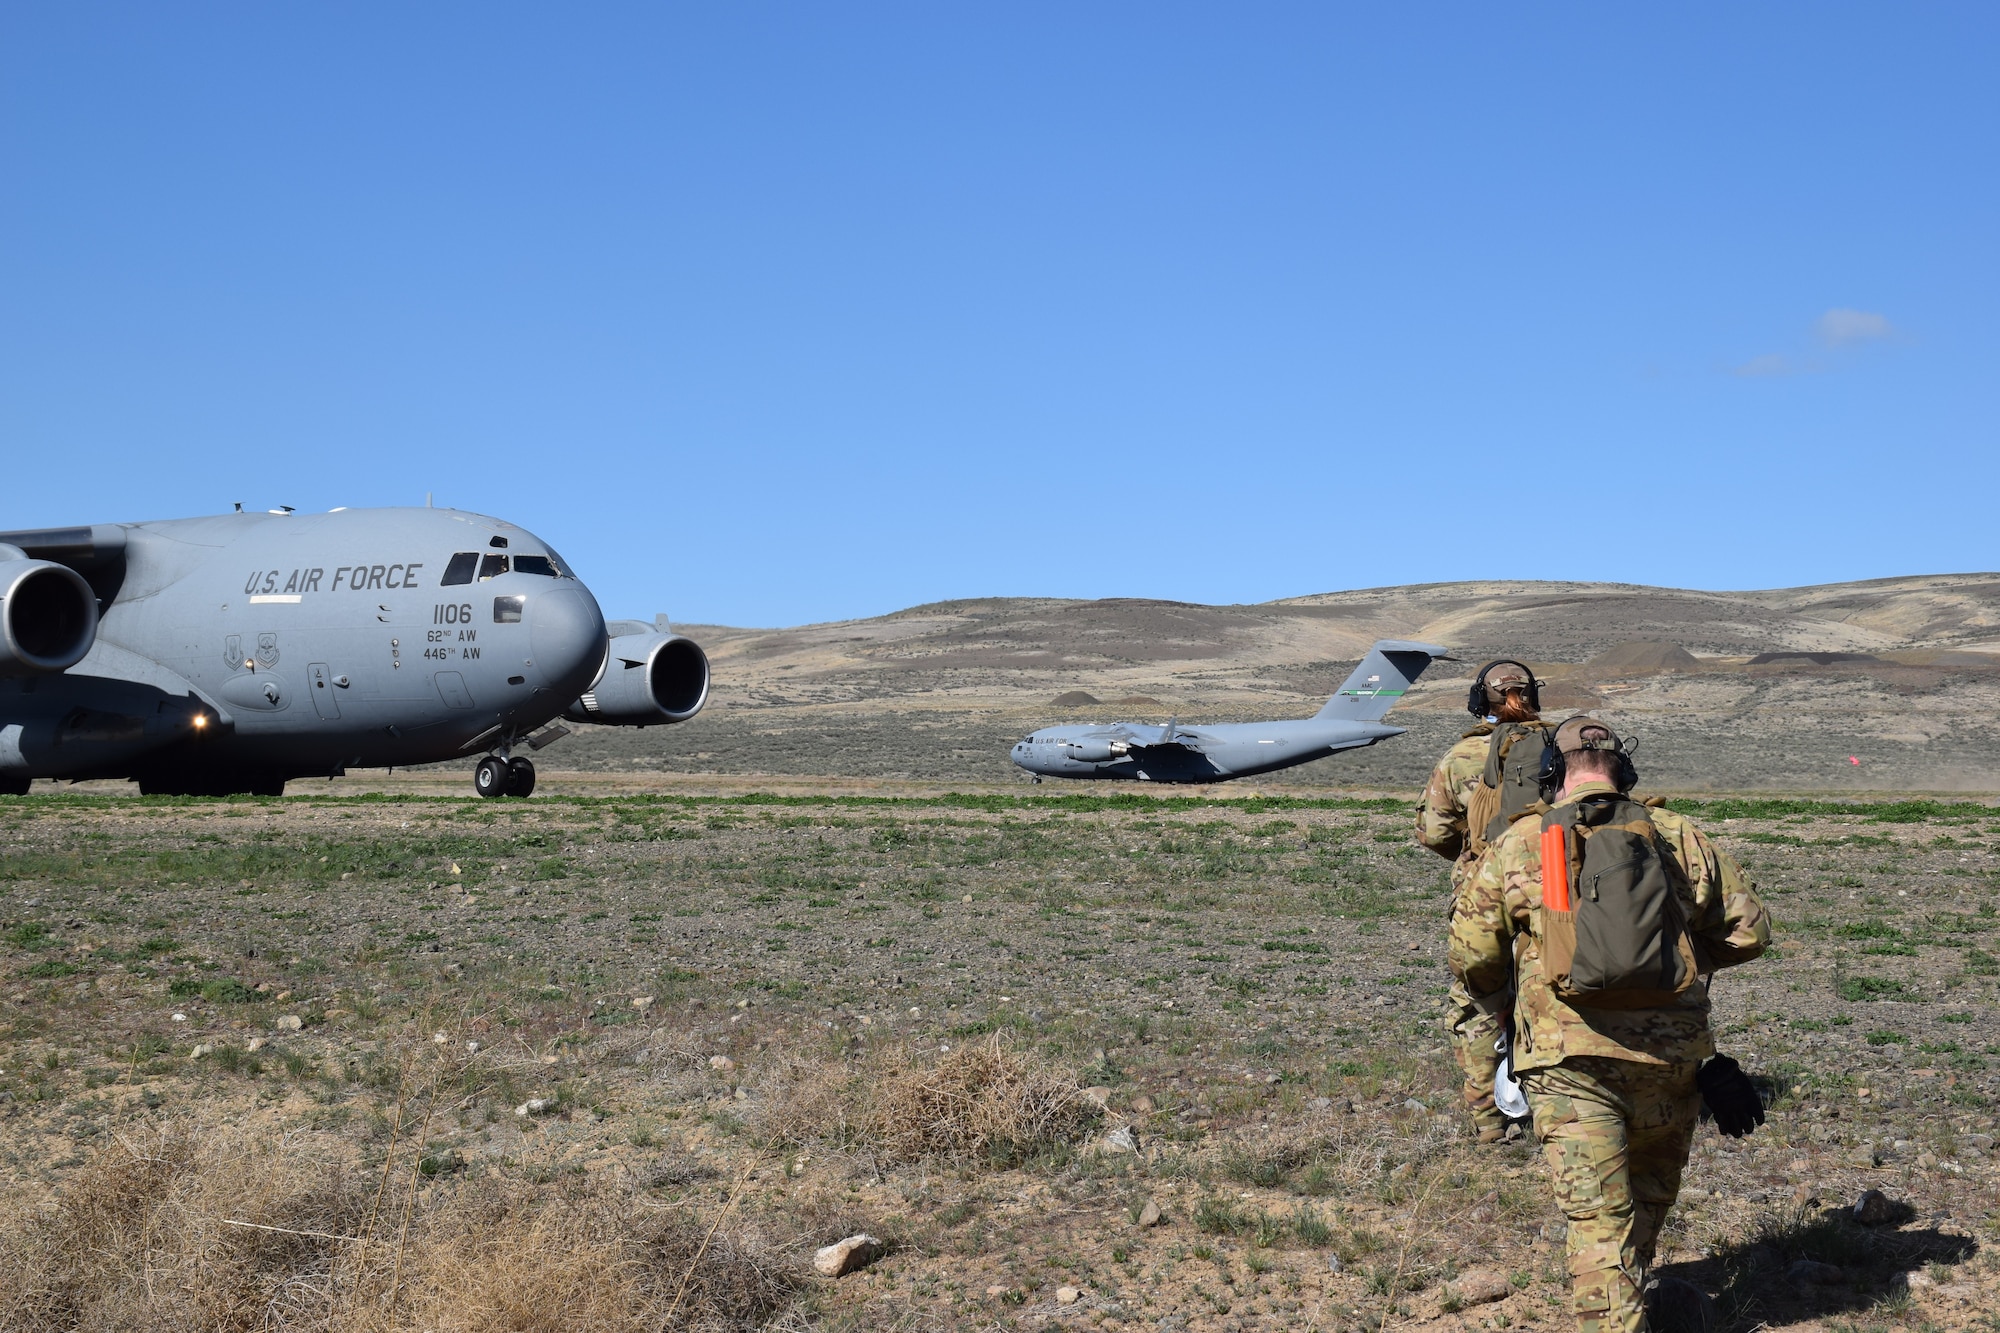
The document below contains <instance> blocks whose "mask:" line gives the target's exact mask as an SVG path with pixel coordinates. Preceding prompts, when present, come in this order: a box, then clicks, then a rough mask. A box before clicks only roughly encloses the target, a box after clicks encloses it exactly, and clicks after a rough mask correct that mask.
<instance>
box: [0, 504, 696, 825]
mask: <svg viewBox="0 0 2000 1333" xmlns="http://www.w3.org/2000/svg"><path fill="white" fill-rule="evenodd" d="M239 510H240V507H239ZM707 699H708V658H707V657H706V656H705V655H704V654H703V653H702V651H701V649H700V648H699V647H698V646H696V645H695V644H694V642H693V641H691V640H689V639H685V638H682V637H681V636H679V635H677V634H675V633H673V632H672V631H671V630H670V629H669V628H668V627H667V625H666V623H665V619H664V617H662V618H661V619H660V620H658V621H656V622H655V623H652V624H648V623H645V622H643V621H630V620H614V621H612V622H610V623H609V625H607V624H606V622H605V620H604V616H603V613H602V612H601V611H599V609H598V606H597V599H596V598H594V597H592V596H591V594H590V590H589V589H588V588H586V587H584V585H583V584H582V582H581V581H579V580H578V579H577V577H576V575H575V574H574V573H573V572H572V571H571V570H570V568H569V566H568V565H567V564H565V563H564V562H563V560H562V557H560V556H558V555H557V554H556V553H555V552H554V551H553V550H551V549H550V548H549V546H548V545H547V543H545V542H543V541H541V540H540V539H539V538H537V537H535V536H534V535H533V534H532V533H529V532H526V531H524V530H522V529H521V528H518V527H515V526H514V525H513V524H511V523H507V522H504V521H502V520H500V519H497V518H487V517H485V516H483V515H480V514H469V513H462V512H460V511H458V510H452V509H429V508H425V509H336V510H334V511H332V512H331V513H326V514H297V513H293V512H291V511H289V510H271V511H270V512H268V513H262V514H257V513H250V514H246V513H242V512H237V513H234V514H223V515H220V516H218V517H214V518H189V519H174V520H169V521H166V522H159V523H100V524H97V525H94V526H91V527H79V528H52V529H43V530H40V531H33V532H0V793H6V794H13V795H19V794H22V793H25V792H26V791H27V790H28V784H29V782H30V781H31V780H32V779H34V778H70V779H83V778H126V779H131V780H133V781H136V782H137V783H138V784H139V790H140V791H141V792H142V793H144V794H147V795H155V794H160V795H224V794H228V793H234V792H242V793H252V794H257V795H277V794H280V793H282V792H283V791H284V787H285V783H286V781H287V780H288V779H291V778H302V777H331V776H338V775H339V774H341V773H343V772H345V771H346V770H347V769H350V768H382V767H395V766H398V765H404V764H423V763H431V762H434V761H437V760H443V759H453V758H457V757H460V756H467V755H472V754H478V753H481V752H482V751H483V752H485V757H484V758H482V759H481V760H480V761H479V765H478V767H477V768H476V769H475V771H474V776H473V787H474V789H475V790H476V791H478V793H479V794H480V795H482V796H526V795H528V794H529V793H530V792H531V791H533V790H534V786H535V766H534V764H533V763H532V762H531V761H530V760H529V759H528V758H527V756H526V755H522V754H517V753H515V751H516V750H518V749H523V748H525V749H528V750H539V749H541V748H542V747H543V746H545V745H547V744H548V743H549V742H551V741H553V740H557V739H560V738H561V737H562V736H565V735H567V734H569V731H568V728H567V727H564V726H562V725H561V724H560V722H558V721H557V719H559V718H560V719H567V720H569V721H574V722H598V723H609V724H611V725H613V726H632V727H645V726H654V725H660V724H665V723H673V722H685V721H686V720H687V719H689V718H691V717H693V716H694V715H695V714H696V713H698V712H699V711H701V706H702V704H703V703H705V702H706V701H707Z"/></svg>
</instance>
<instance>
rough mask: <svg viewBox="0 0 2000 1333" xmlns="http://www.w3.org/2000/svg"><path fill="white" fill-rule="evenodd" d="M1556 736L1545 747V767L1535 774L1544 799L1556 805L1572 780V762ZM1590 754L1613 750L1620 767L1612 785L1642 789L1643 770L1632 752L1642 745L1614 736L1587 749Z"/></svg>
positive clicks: (1550, 736)
mask: <svg viewBox="0 0 2000 1333" xmlns="http://www.w3.org/2000/svg"><path fill="white" fill-rule="evenodd" d="M1555 735H1556V734H1555V732H1553V731H1552V732H1550V733H1549V740H1548V742H1547V744H1545V745H1543V746H1542V764H1541V767H1540V768H1539V769H1537V770H1536V771H1535V782H1536V783H1537V784H1538V785H1539V786H1540V787H1541V789H1542V799H1543V800H1544V801H1547V802H1548V803H1549V804H1551V805H1553V804H1555V800H1556V797H1557V796H1558V795H1560V794H1561V793H1562V789H1563V783H1564V782H1566V781H1568V780H1569V760H1568V759H1567V758H1565V757H1564V755H1563V752H1562V751H1561V750H1558V749H1557V748H1556V743H1555ZM1584 748H1585V749H1587V750H1598V751H1605V750H1609V751H1611V752H1613V753H1615V754H1616V755H1617V756H1618V765H1617V767H1616V769H1615V770H1614V771H1613V772H1612V774H1611V781H1612V783H1613V785H1615V786H1616V787H1617V788H1618V790H1619V791H1621V792H1626V791H1631V790H1632V789H1633V788H1634V787H1636V786H1638V785H1639V770H1638V769H1637V768H1634V767H1633V766H1632V752H1633V751H1635V750H1637V749H1638V748H1639V742H1638V741H1636V740H1634V739H1632V738H1631V737H1629V736H1628V737H1626V738H1625V739H1623V740H1620V739H1618V737H1617V736H1616V735H1615V734H1614V735H1613V736H1612V738H1611V740H1609V741H1598V742H1597V743H1595V744H1589V745H1585V746H1584Z"/></svg>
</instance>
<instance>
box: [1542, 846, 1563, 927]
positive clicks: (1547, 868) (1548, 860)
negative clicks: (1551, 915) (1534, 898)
mask: <svg viewBox="0 0 2000 1333" xmlns="http://www.w3.org/2000/svg"><path fill="white" fill-rule="evenodd" d="M1542 906H1543V907H1545V908H1548V909H1550V910H1551V911H1556V912H1567V911H1568V910H1569V848H1568V846H1567V845H1566V844H1565V843H1564V842H1563V831H1562V825H1561V824H1551V825H1549V826H1548V827H1547V828H1545V829H1543V830H1542Z"/></svg>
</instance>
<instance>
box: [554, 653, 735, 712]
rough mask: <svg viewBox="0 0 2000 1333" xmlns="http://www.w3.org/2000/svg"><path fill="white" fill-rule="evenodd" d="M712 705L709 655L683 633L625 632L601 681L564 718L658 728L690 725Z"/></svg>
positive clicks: (609, 655)
mask: <svg viewBox="0 0 2000 1333" xmlns="http://www.w3.org/2000/svg"><path fill="white" fill-rule="evenodd" d="M707 702H708V655H707V654H706V653H704V652H702V650H701V648H700V647H699V646H698V645H696V643H695V641H694V640H693V639H683V638H682V637H681V636H680V635H678V634H620V635H618V636H617V637H616V638H614V639H612V640H611V650H610V652H609V653H607V654H606V655H605V659H604V670H603V671H601V672H599V673H598V677H597V683H596V684H595V685H592V686H591V687H590V689H589V690H587V691H585V693H584V696H583V697H582V698H581V699H578V700H577V701H576V702H575V703H573V704H571V705H570V706H569V708H568V709H566V710H565V711H564V713H563V716H564V717H566V718H568V719H569V720H570V721H572V722H602V723H605V724H607V725H610V726H614V727H653V726H661V725H664V724H666V723H670V722H685V721H687V720H688V719H689V718H691V717H693V716H694V715H695V714H696V713H699V712H700V711H701V706H702V705H703V704H705V703H707Z"/></svg>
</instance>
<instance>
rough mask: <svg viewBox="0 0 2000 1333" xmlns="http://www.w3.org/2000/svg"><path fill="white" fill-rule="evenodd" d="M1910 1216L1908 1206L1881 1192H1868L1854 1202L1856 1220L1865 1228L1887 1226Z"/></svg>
mask: <svg viewBox="0 0 2000 1333" xmlns="http://www.w3.org/2000/svg"><path fill="white" fill-rule="evenodd" d="M1909 1215H1910V1207H1909V1205H1908V1204H1904V1203H1898V1202H1897V1201H1896V1200H1894V1199H1892V1198H1890V1197H1889V1196H1888V1195H1886V1194H1884V1193H1883V1192H1882V1191H1881V1190H1868V1191H1866V1192H1865V1193H1863V1194H1862V1196H1861V1197H1860V1198H1858V1199H1856V1200H1855V1201H1854V1220H1855V1221H1857V1222H1859V1223H1860V1224H1861V1225H1862V1226H1864V1227H1879V1226H1885V1225H1887V1224H1888V1223H1891V1222H1900V1221H1902V1220H1903V1219H1904V1218H1906V1217H1908V1216H1909Z"/></svg>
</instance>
